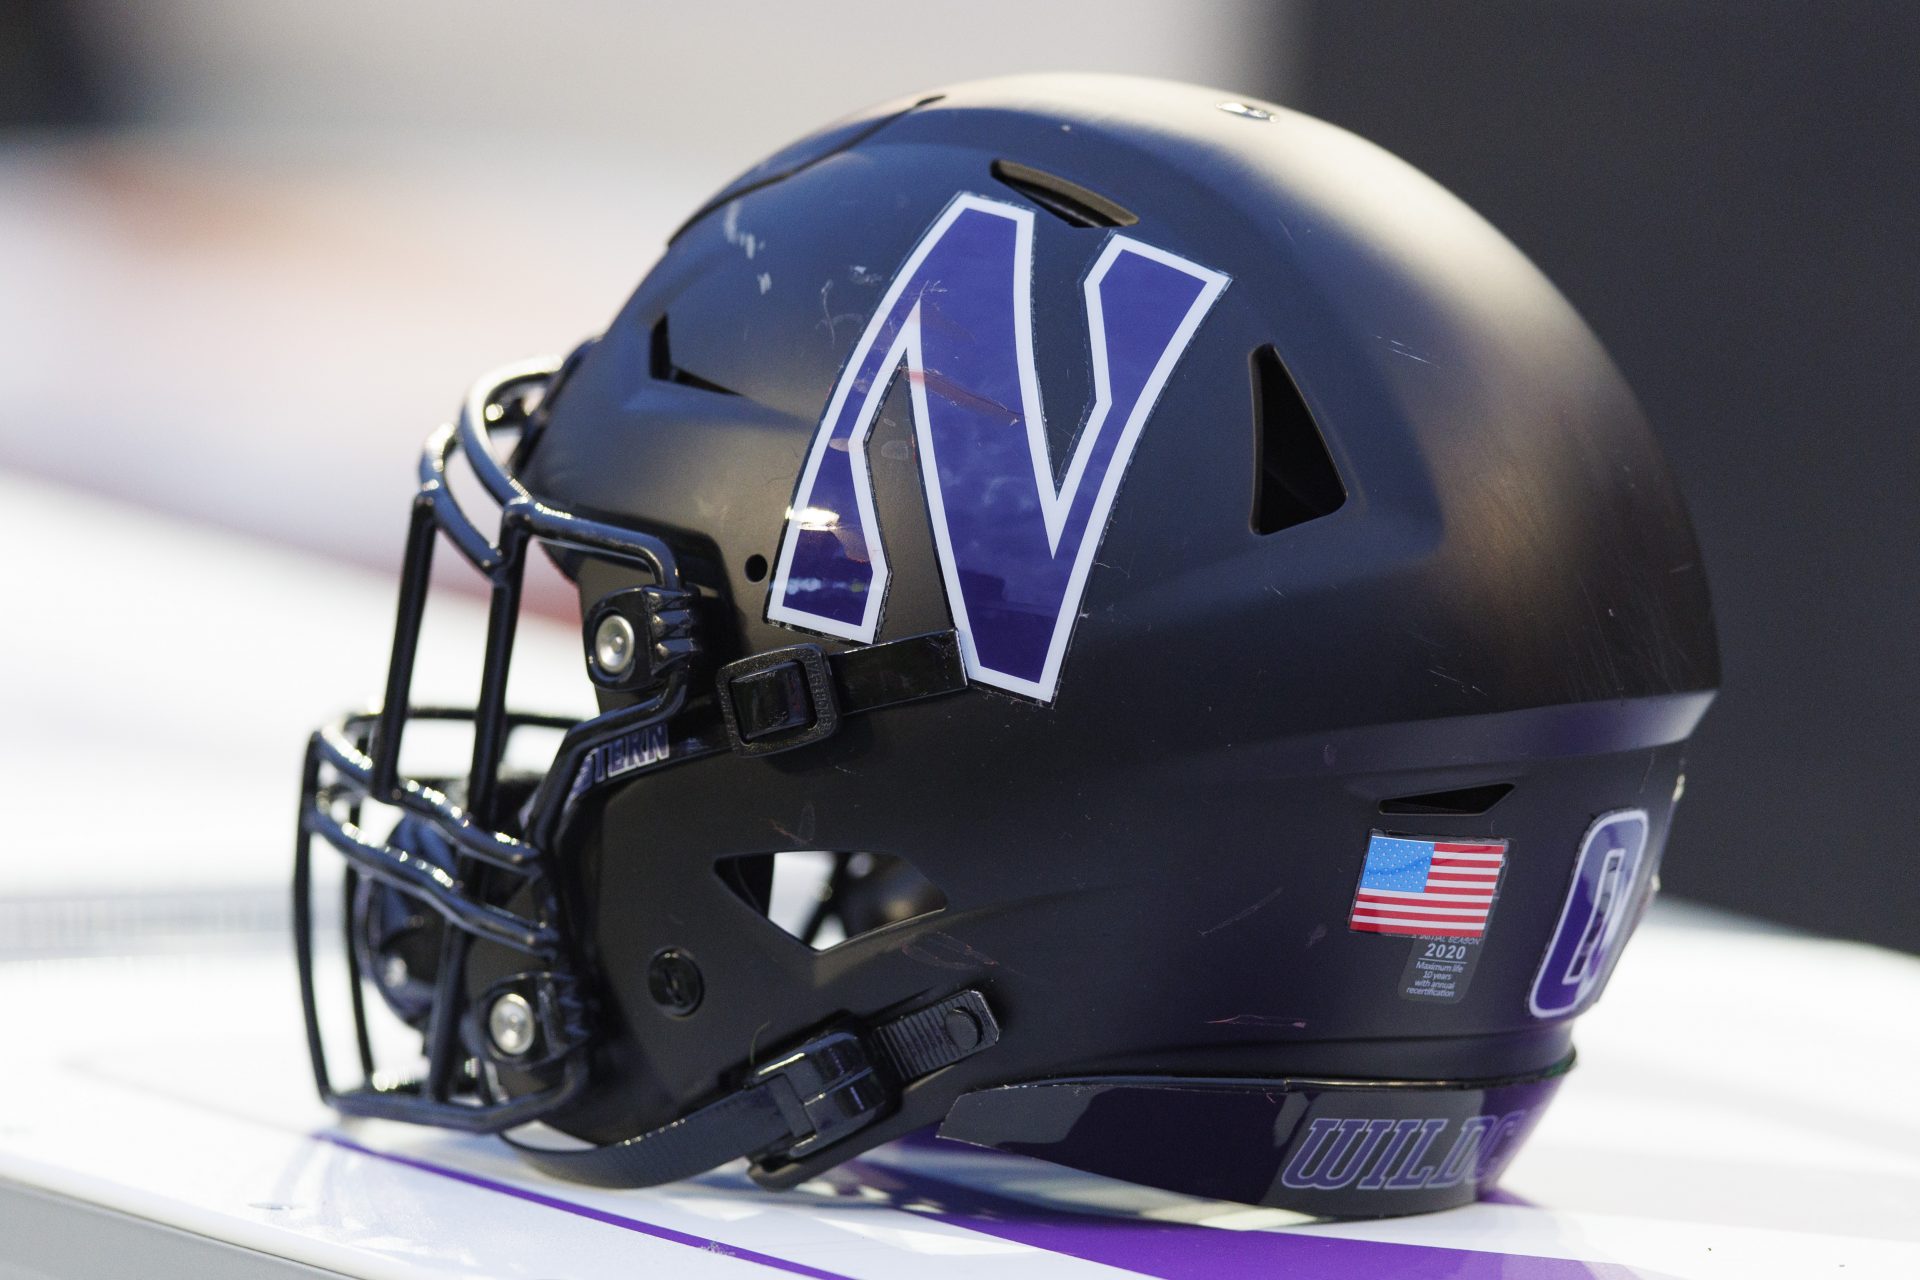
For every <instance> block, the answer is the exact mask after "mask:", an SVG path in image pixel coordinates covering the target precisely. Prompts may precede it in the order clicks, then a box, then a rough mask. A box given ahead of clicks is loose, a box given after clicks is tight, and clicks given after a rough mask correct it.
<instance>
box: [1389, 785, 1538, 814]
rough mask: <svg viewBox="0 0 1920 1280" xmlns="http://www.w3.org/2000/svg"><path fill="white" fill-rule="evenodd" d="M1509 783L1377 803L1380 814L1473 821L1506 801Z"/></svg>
mask: <svg viewBox="0 0 1920 1280" xmlns="http://www.w3.org/2000/svg"><path fill="white" fill-rule="evenodd" d="M1512 790H1513V784H1512V783H1511V782H1492V783H1488V784H1487V785H1486V786H1481V787H1461V788H1459V789H1458V790H1456V791H1429V792H1427V793H1426V794H1424V795H1417V796H1395V797H1394V798H1393V799H1391V800H1382V801H1381V802H1380V812H1382V813H1417V814H1429V815H1440V814H1451V815H1452V816H1454V817H1458V818H1471V817H1477V816H1478V815H1480V814H1483V813H1485V812H1486V811H1487V810H1489V809H1491V808H1493V806H1495V805H1496V804H1499V803H1500V802H1501V801H1502V800H1504V799H1506V798H1507V793H1508V792H1509V791H1512Z"/></svg>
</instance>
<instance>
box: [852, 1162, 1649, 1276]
mask: <svg viewBox="0 0 1920 1280" xmlns="http://www.w3.org/2000/svg"><path fill="white" fill-rule="evenodd" d="M824 1176H825V1180H826V1181H828V1182H830V1183H832V1184H834V1185H836V1186H839V1187H843V1188H845V1189H847V1190H849V1191H850V1192H851V1191H853V1190H854V1189H856V1188H860V1187H872V1188H878V1189H879V1190H881V1191H884V1192H886V1193H887V1194H888V1195H889V1196H891V1197H893V1198H894V1199H895V1200H896V1201H900V1202H902V1203H906V1202H911V1203H912V1204H913V1205H914V1206H915V1210H916V1211H917V1212H919V1213H922V1214H924V1215H925V1216H927V1217H931V1218H934V1219H936V1220H938V1221H941V1222H945V1223H949V1224H951V1225H953V1226H958V1227H965V1228H966V1229H968V1230H969V1231H978V1232H980V1233H981V1234H983V1235H990V1236H997V1237H999V1238H1000V1239H1002V1240H1011V1241H1015V1242H1017V1243H1020V1244H1025V1245H1031V1246H1033V1247H1034V1248H1037V1249H1045V1250H1047V1251H1048V1252H1050V1253H1059V1254H1065V1255H1067V1256H1068V1257H1073V1258H1079V1259H1082V1260H1084V1261H1087V1262H1098V1263H1102V1264H1104V1265H1106V1266H1110V1267H1118V1268H1120V1269H1121V1270H1124V1271H1131V1272H1134V1273H1136V1274H1139V1275H1146V1276H1158V1277H1161V1280H1214V1278H1215V1277H1218V1276H1255V1275H1259V1276H1284V1277H1286V1280H1352V1277H1355V1276H1408V1277H1414V1276H1432V1277H1436V1278H1438V1277H1444V1278H1445V1280H1661V1273H1659V1272H1654V1271H1647V1270H1644V1269H1642V1268H1637V1267H1629V1266H1625V1265H1622V1264H1620V1263H1614V1262H1582V1261H1578V1260H1576V1259H1571V1258H1545V1257H1539V1256H1537V1255H1532V1254H1513V1253H1497V1252H1483V1251H1480V1250H1476V1249H1450V1248H1443V1247H1440V1246H1437V1245H1422V1244H1400V1243H1397V1242H1393V1241H1384V1240H1352V1239H1347V1238H1344V1237H1341V1236H1332V1235H1321V1234H1318V1233H1317V1232H1316V1231H1315V1230H1314V1229H1313V1228H1307V1229H1304V1230H1291V1231H1223V1230H1221V1229H1219V1228H1217V1227H1205V1226H1198V1225H1194V1224H1189V1223H1180V1222H1155V1221H1149V1220H1147V1219H1142V1218H1123V1217H1117V1216H1115V1217H1109V1216H1105V1215H1101V1214H1094V1213H1075V1212H1072V1211H1068V1210H1062V1209H1057V1208H1050V1207H1046V1206H1042V1205H1037V1204H1033V1203H1031V1202H1029V1201H1025V1200H1020V1199H1016V1198H1015V1197H1012V1196H1006V1195H1001V1194H998V1193H995V1192H992V1191H985V1190H982V1189H980V1188H977V1187H970V1186H966V1185H964V1184H962V1183H958V1182H951V1181H948V1180H947V1179H944V1178H937V1177H932V1176H929V1175H927V1174H925V1173H919V1172H909V1171H907V1170H904V1169H901V1168H898V1167H897V1166H893V1165H885V1166H882V1165H879V1164H874V1163H872V1162H869V1161H864V1160H854V1161H850V1162H848V1163H847V1164H844V1165H841V1166H840V1167H839V1168H837V1169H833V1170H830V1171H829V1172H828V1173H827V1174H825V1175H824Z"/></svg>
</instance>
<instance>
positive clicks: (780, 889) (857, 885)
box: [714, 850, 947, 951]
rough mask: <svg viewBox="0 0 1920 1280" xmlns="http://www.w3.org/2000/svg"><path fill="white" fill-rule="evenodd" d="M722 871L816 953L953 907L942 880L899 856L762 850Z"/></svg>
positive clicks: (725, 864) (751, 902)
mask: <svg viewBox="0 0 1920 1280" xmlns="http://www.w3.org/2000/svg"><path fill="white" fill-rule="evenodd" d="M714 870H715V872H716V873H717V874H718V875H719V877H720V880H721V882H722V883H723V884H725V885H726V886H727V887H728V888H729V889H731V890H733V892H734V894H735V896H737V897H738V898H739V899H740V900H741V901H742V902H744V903H746V904H747V905H748V906H749V907H752V908H753V909H754V911H756V912H757V913H759V914H760V915H761V916H762V917H763V918H765V919H766V921H767V922H768V923H769V924H771V925H773V926H774V927H776V928H778V929H779V930H780V931H781V932H783V933H785V934H786V935H787V936H788V937H791V938H794V939H795V940H797V941H800V942H804V943H806V944H807V945H808V946H810V947H812V948H813V949H814V950H815V951H825V950H826V949H827V948H829V947H836V946H839V945H840V944H841V943H843V942H850V941H852V940H853V939H855V938H858V937H860V936H862V935H863V934H868V933H872V932H873V931H874V930H876V929H884V928H886V927H887V926H888V925H893V924H899V923H900V922H902V921H904V920H912V919H915V918H916V917H919V916H924V915H931V914H932V913H934V912H936V911H940V910H943V909H945V907H946V905H947V896H946V894H945V893H943V892H942V891H941V889H940V887H939V886H938V885H936V884H934V883H933V882H932V881H931V880H929V879H927V878H926V876H924V875H922V874H921V873H920V871H919V869H918V868H916V867H915V866H914V865H913V864H912V863H910V862H908V861H907V860H906V859H905V858H900V857H895V856H893V855H892V854H885V853H828V852H822V851H813V850H806V851H802V850H794V851H790V852H785V853H755V854H745V855H742V856H739V857H732V858H722V859H721V860H720V861H719V862H717V863H715V864H714Z"/></svg>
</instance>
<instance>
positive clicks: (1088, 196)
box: [993, 160, 1140, 227]
mask: <svg viewBox="0 0 1920 1280" xmlns="http://www.w3.org/2000/svg"><path fill="white" fill-rule="evenodd" d="M993 176H994V177H995V178H998V179H999V180H1000V181H1001V182H1004V183H1005V184H1006V185H1008V186H1009V187H1012V188H1013V189H1014V190H1015V191H1018V192H1019V193H1020V194H1021V195H1023V196H1025V197H1026V198H1027V199H1029V200H1031V201H1033V202H1034V203H1035V204H1037V205H1039V206H1040V207H1041V208H1042V209H1045V210H1046V211H1047V212H1048V213H1051V214H1053V215H1054V216H1055V217H1057V218H1060V219H1061V220H1063V221H1065V222H1070V223H1072V224H1073V225H1074V226H1076V227H1130V226H1132V225H1133V224H1134V223H1136V222H1138V221H1140V219H1139V217H1138V216H1137V215H1136V214H1135V213H1134V212H1133V210H1131V209H1129V208H1127V207H1126V206H1125V205H1122V204H1116V203H1115V202H1114V201H1112V200H1109V199H1107V198H1106V197H1105V196H1103V195H1101V194H1100V193H1099V192H1097V191H1089V190H1087V189H1086V188H1085V187H1083V186H1081V185H1080V184H1079V183H1077V182H1068V181H1067V180H1066V179H1065V178H1062V177H1060V176H1058V175H1056V174H1051V173H1047V172H1045V171H1044V170H1041V169H1034V168H1029V167H1028V166H1027V165H1024V164H1015V163H1014V162H1013V161H1011V160H995V161H994V162H993Z"/></svg>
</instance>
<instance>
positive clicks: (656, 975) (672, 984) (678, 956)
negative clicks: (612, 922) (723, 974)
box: [647, 947, 707, 1018]
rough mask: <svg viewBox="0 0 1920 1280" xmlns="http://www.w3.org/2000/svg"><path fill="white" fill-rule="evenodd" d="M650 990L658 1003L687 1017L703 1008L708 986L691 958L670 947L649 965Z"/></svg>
mask: <svg viewBox="0 0 1920 1280" xmlns="http://www.w3.org/2000/svg"><path fill="white" fill-rule="evenodd" d="M647 991H648V993H649V994H651V995H652V996H653V1002H654V1003H655V1004H657V1005H659V1006H660V1007H661V1008H662V1009H665V1010H666V1011H667V1012H668V1013H671V1014H673V1015H674V1016H675V1017H677V1018H684V1017H686V1016H687V1015H688V1014H690V1013H692V1012H693V1011H694V1010H695V1009H698V1008H699V1007H700V999H701V997H702V996H704V995H705V994H706V991H707V984H706V980H705V979H704V978H702V977H701V976H700V966H699V965H697V964H695V963H694V962H693V957H692V956H690V955H688V954H687V953H686V952H684V951H679V950H675V949H674V948H672V947H669V948H667V949H666V950H665V951H662V952H661V953H660V954H659V955H657V956H655V957H654V958H653V963H652V964H650V965H648V966H647Z"/></svg>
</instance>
